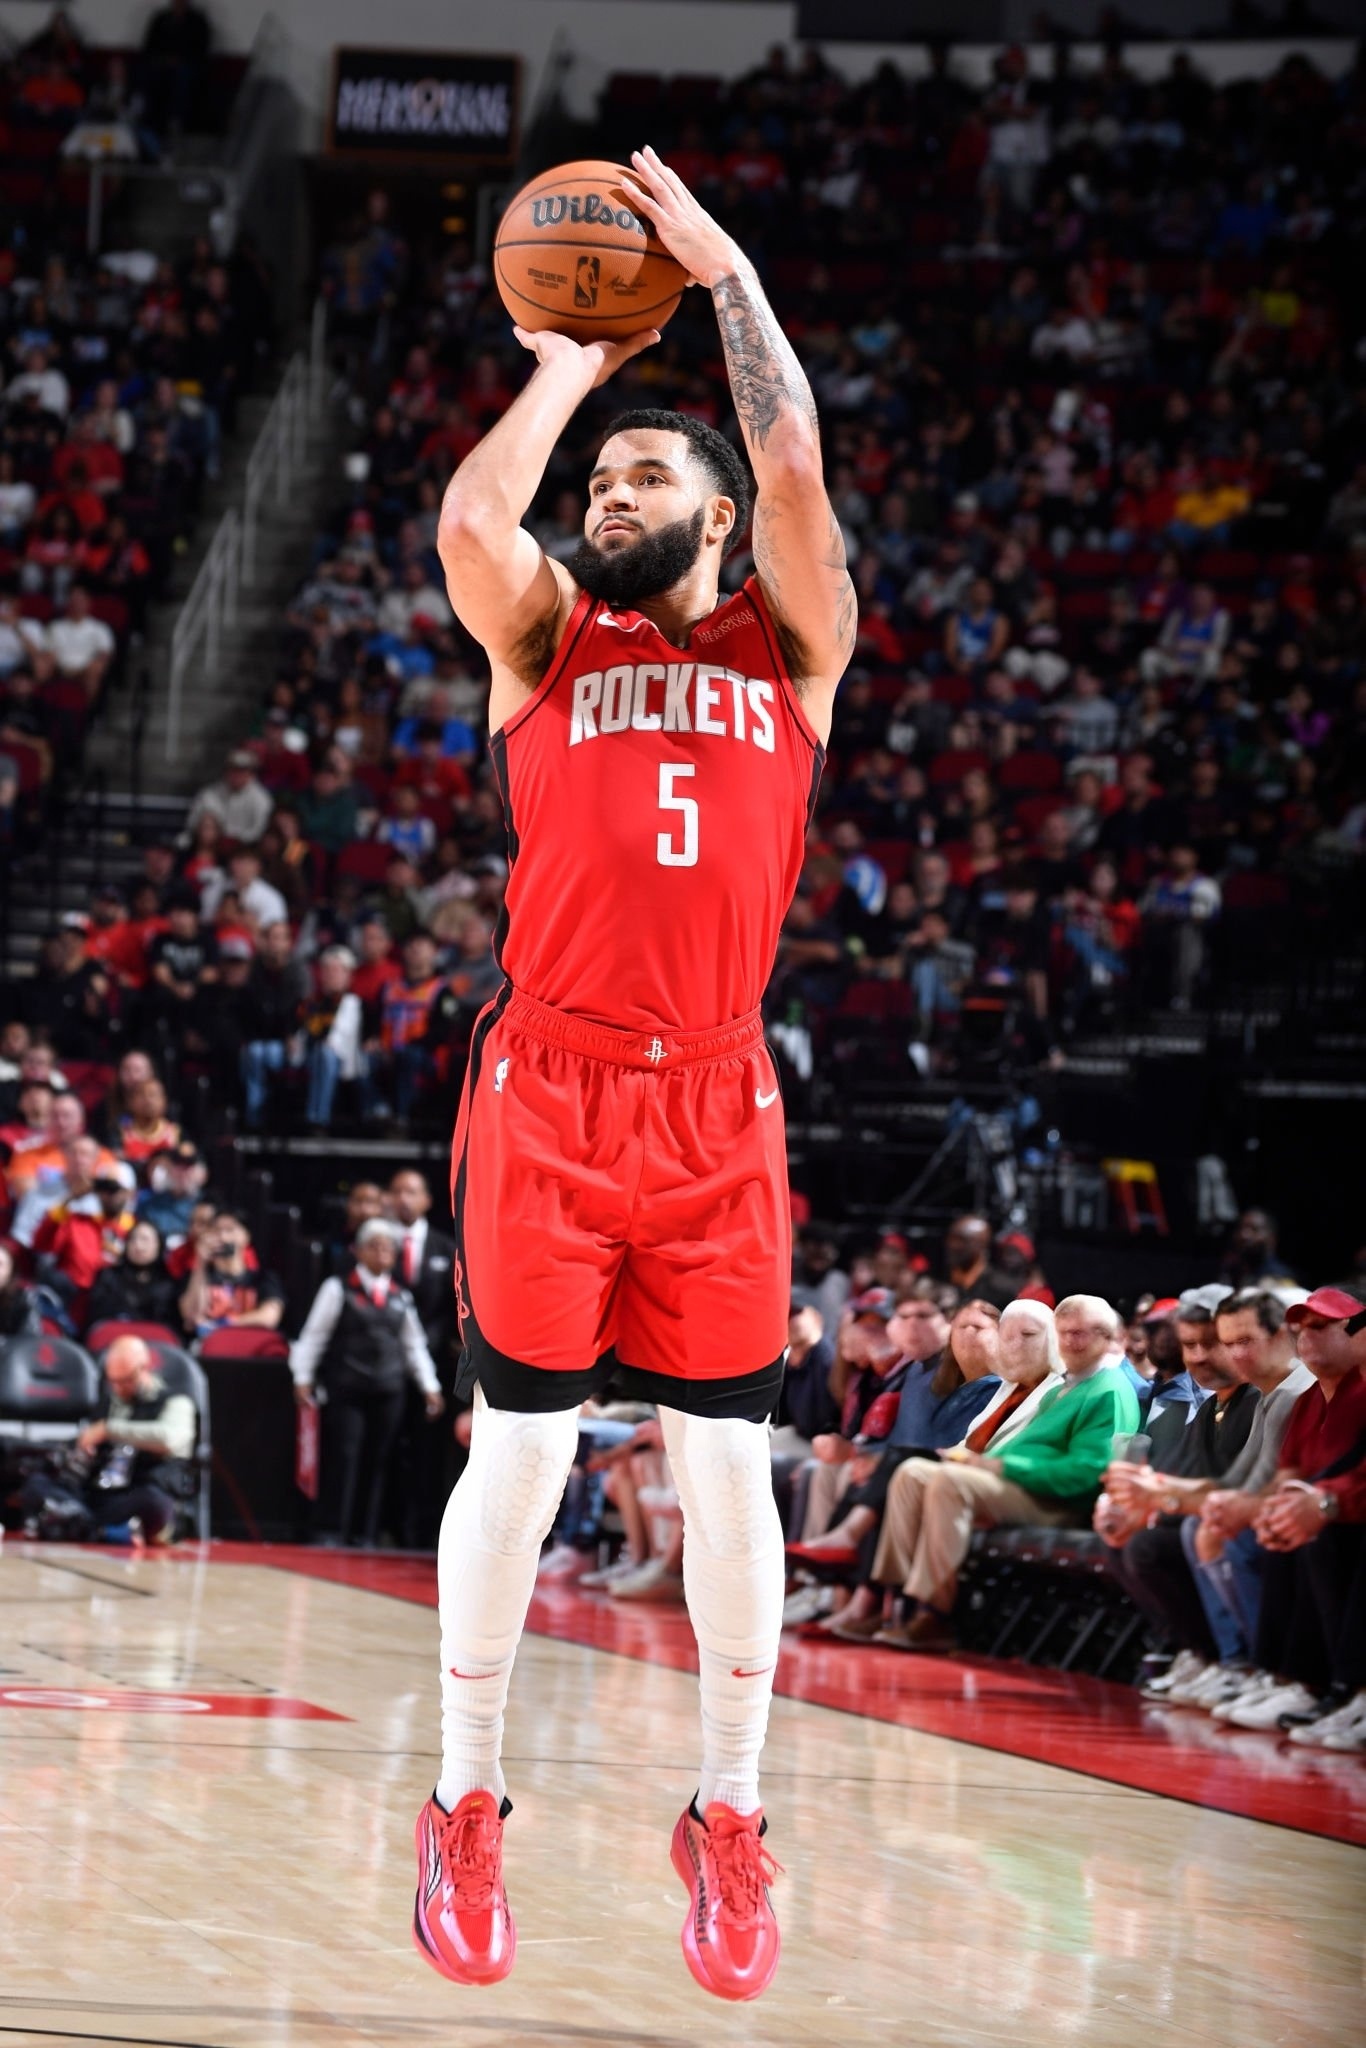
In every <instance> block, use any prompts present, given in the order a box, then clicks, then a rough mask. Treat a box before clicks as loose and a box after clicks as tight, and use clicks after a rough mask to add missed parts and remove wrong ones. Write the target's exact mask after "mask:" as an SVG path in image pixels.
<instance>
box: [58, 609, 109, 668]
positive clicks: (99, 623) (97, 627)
mask: <svg viewBox="0 0 1366 2048" xmlns="http://www.w3.org/2000/svg"><path fill="white" fill-rule="evenodd" d="M47 637H48V642H49V644H50V646H51V648H52V652H53V656H54V658H55V660H56V663H57V666H58V668H59V669H60V670H61V671H62V674H63V675H64V676H78V675H80V674H81V672H82V670H84V669H87V668H89V666H90V664H91V662H92V661H99V660H101V659H103V660H105V661H107V660H108V659H109V657H110V655H112V653H113V652H114V635H113V633H112V632H111V631H110V629H109V627H108V626H106V624H105V623H104V620H103V619H96V618H89V619H54V620H53V621H52V624H51V625H50V626H49V627H48V629H47Z"/></svg>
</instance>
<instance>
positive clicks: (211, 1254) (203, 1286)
mask: <svg viewBox="0 0 1366 2048" xmlns="http://www.w3.org/2000/svg"><path fill="white" fill-rule="evenodd" d="M284 1312H285V1291H284V1288H283V1287H282V1286H281V1285H280V1282H279V1281H278V1280H277V1279H276V1277H275V1275H274V1274H273V1273H268V1272H265V1271H263V1270H262V1267H261V1264H260V1261H259V1260H258V1259H257V1256H256V1253H255V1251H254V1250H253V1248H252V1242H251V1232H250V1231H249V1230H248V1228H247V1225H246V1222H245V1220H244V1219H243V1218H242V1217H241V1216H239V1215H238V1214H237V1213H236V1211H235V1210H232V1209H221V1210H220V1211H219V1213H218V1215H217V1216H216V1217H215V1218H214V1220H213V1225H212V1228H211V1229H209V1230H207V1231H206V1232H205V1234H204V1236H203V1238H202V1239H201V1240H200V1242H199V1243H198V1244H197V1246H196V1248H195V1258H194V1264H193V1265H192V1266H191V1268H190V1278H189V1283H188V1285H187V1286H186V1289H185V1292H184V1293H183V1294H182V1295H181V1297H180V1315H181V1320H182V1321H183V1323H184V1325H185V1327H186V1329H187V1330H189V1331H191V1332H192V1333H193V1335H194V1336H195V1337H196V1338H204V1337H208V1336H211V1335H212V1334H213V1332H214V1331H215V1330H278V1329H279V1327H280V1322H281V1319H282V1318H283V1316H284Z"/></svg>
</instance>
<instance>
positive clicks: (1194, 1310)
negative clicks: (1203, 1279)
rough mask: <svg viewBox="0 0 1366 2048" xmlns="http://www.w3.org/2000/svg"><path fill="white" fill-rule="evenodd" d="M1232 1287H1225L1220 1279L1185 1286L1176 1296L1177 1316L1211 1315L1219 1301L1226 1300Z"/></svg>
mask: <svg viewBox="0 0 1366 2048" xmlns="http://www.w3.org/2000/svg"><path fill="white" fill-rule="evenodd" d="M1232 1292H1233V1289H1232V1288H1231V1287H1225V1286H1224V1285H1223V1283H1222V1281H1219V1280H1210V1281H1208V1282H1207V1283H1206V1285H1205V1286H1203V1287H1187V1288H1184V1289H1183V1290H1182V1292H1181V1293H1180V1294H1179V1295H1178V1296H1177V1298H1176V1313H1177V1315H1178V1316H1188V1315H1196V1316H1212V1315H1213V1314H1214V1312H1215V1310H1216V1309H1217V1308H1218V1306H1219V1304H1220V1302H1221V1301H1227V1300H1228V1298H1229V1296H1230V1294H1232Z"/></svg>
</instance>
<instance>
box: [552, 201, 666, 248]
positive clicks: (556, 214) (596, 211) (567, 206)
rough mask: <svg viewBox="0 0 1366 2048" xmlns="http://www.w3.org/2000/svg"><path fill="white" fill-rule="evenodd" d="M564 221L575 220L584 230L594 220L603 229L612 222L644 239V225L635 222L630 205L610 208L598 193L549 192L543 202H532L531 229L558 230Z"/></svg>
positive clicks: (610, 203)
mask: <svg viewBox="0 0 1366 2048" xmlns="http://www.w3.org/2000/svg"><path fill="white" fill-rule="evenodd" d="M566 220H572V221H577V222H579V223H580V224H581V225H582V226H584V227H591V225H592V224H593V222H594V221H598V222H600V223H601V224H602V225H603V226H604V227H606V226H607V225H608V223H609V222H614V223H615V224H616V226H617V227H619V228H625V229H626V230H627V232H628V233H629V234H637V235H639V236H640V237H641V239H642V240H645V239H647V236H646V230H645V227H644V224H643V223H642V222H641V221H639V220H637V218H636V216H635V215H634V214H633V213H632V211H631V209H630V207H629V206H613V204H612V202H611V200H610V199H603V198H602V197H601V196H600V194H598V193H597V192H584V193H582V194H580V193H578V192H552V193H550V194H549V195H548V196H547V197H546V198H544V199H533V200H532V202H531V225H532V226H533V227H534V228H557V227H559V226H560V224H561V223H562V222H563V221H566Z"/></svg>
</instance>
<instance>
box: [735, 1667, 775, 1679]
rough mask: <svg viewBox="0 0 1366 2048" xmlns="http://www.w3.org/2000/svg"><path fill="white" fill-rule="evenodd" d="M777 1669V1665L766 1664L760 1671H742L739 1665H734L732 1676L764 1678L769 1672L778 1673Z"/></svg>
mask: <svg viewBox="0 0 1366 2048" xmlns="http://www.w3.org/2000/svg"><path fill="white" fill-rule="evenodd" d="M777 1668H778V1667H777V1665H776V1664H765V1665H763V1666H762V1667H761V1668H760V1669H759V1670H758V1671H742V1670H741V1669H740V1667H739V1665H738V1664H732V1666H731V1669H730V1675H731V1677H732V1678H763V1677H764V1676H765V1675H766V1674H767V1673H768V1672H770V1671H776V1670H777Z"/></svg>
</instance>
